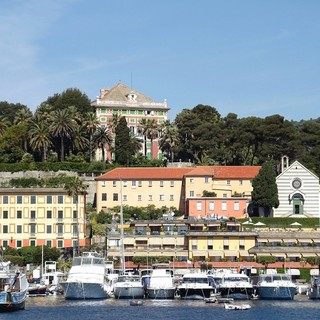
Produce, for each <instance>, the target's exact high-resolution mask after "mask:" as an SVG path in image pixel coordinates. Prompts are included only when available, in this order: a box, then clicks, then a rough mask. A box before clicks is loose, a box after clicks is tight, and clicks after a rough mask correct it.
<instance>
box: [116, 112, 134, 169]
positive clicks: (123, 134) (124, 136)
mask: <svg viewBox="0 0 320 320" xmlns="http://www.w3.org/2000/svg"><path fill="white" fill-rule="evenodd" d="M114 148H115V149H114V153H115V162H116V163H118V164H120V165H129V164H130V163H131V160H132V148H131V144H130V130H129V128H128V125H127V121H126V118H125V117H121V118H120V120H119V122H118V125H117V126H116V129H115V146H114Z"/></svg>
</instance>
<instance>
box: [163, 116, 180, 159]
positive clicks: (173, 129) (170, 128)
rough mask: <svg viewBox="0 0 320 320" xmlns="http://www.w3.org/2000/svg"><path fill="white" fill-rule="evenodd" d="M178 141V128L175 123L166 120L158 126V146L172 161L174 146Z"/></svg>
mask: <svg viewBox="0 0 320 320" xmlns="http://www.w3.org/2000/svg"><path fill="white" fill-rule="evenodd" d="M178 141H179V134H178V128H177V126H176V125H175V124H173V123H170V121H166V122H165V123H164V124H162V125H161V126H160V138H159V147H160V149H161V151H162V152H163V153H164V154H167V155H168V158H169V159H170V160H171V162H173V160H174V151H175V147H176V145H177V143H178Z"/></svg>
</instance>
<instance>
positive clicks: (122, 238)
mask: <svg viewBox="0 0 320 320" xmlns="http://www.w3.org/2000/svg"><path fill="white" fill-rule="evenodd" d="M120 183H121V189H120V197H121V199H120V235H121V271H122V274H124V271H125V256H124V231H123V203H122V198H123V196H122V180H121V179H120Z"/></svg>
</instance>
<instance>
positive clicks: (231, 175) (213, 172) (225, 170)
mask: <svg viewBox="0 0 320 320" xmlns="http://www.w3.org/2000/svg"><path fill="white" fill-rule="evenodd" d="M260 168H261V167H260V166H203V167H196V168H195V169H193V170H192V171H190V172H188V173H187V174H186V176H189V177H191V176H205V175H209V176H213V177H214V178H215V179H253V178H254V177H255V176H256V175H257V174H258V173H259V171H260Z"/></svg>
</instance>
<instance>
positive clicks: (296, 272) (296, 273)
mask: <svg viewBox="0 0 320 320" xmlns="http://www.w3.org/2000/svg"><path fill="white" fill-rule="evenodd" d="M287 274H290V275H291V276H300V270H299V269H288V270H287Z"/></svg>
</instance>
